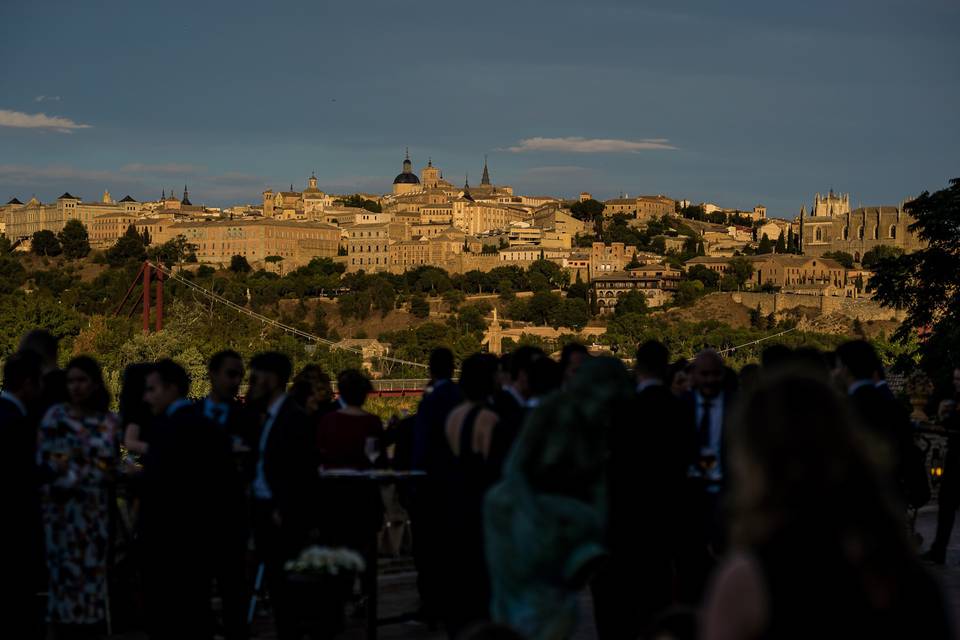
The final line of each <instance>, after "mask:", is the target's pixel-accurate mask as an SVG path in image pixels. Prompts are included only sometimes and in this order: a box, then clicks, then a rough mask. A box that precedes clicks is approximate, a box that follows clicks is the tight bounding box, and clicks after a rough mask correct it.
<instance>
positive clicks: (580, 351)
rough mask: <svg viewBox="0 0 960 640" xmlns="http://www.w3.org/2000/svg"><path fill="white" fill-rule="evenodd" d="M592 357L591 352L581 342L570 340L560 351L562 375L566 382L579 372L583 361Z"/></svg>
mask: <svg viewBox="0 0 960 640" xmlns="http://www.w3.org/2000/svg"><path fill="white" fill-rule="evenodd" d="M589 357H590V352H589V351H588V350H587V348H586V347H585V346H583V345H582V344H580V343H579V342H569V343H567V344H565V345H564V346H563V349H562V350H561V351H560V375H561V376H562V377H563V382H564V383H566V382H567V381H569V380H570V379H571V378H573V376H574V375H575V374H576V373H577V369H579V368H580V365H581V364H583V361H584V360H585V359H587V358H589Z"/></svg>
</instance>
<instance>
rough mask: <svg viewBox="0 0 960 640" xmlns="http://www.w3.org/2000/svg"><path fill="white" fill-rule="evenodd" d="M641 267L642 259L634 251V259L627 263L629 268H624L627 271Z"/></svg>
mask: <svg viewBox="0 0 960 640" xmlns="http://www.w3.org/2000/svg"><path fill="white" fill-rule="evenodd" d="M694 244H696V240H694ZM640 266H641V265H640V259H639V258H638V257H637V252H636V251H634V252H633V257H632V258H630V262H628V263H627V266H626V267H624V268H625V269H638V268H640Z"/></svg>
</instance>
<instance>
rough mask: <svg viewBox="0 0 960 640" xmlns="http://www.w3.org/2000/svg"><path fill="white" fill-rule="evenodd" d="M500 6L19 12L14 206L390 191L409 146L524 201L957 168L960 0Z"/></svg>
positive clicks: (693, 191)
mask: <svg viewBox="0 0 960 640" xmlns="http://www.w3.org/2000/svg"><path fill="white" fill-rule="evenodd" d="M506 9H507V6H506V5H503V4H500V3H497V2H491V3H485V4H484V5H483V6H482V7H466V6H465V7H456V6H450V5H449V4H436V3H429V2H428V3H416V4H403V5H397V4H396V3H389V4H388V3H378V2H374V3H364V5H363V6H362V7H357V6H347V5H336V6H325V5H324V6H310V7H296V6H293V5H286V4H280V5H277V6H275V7H273V8H272V9H271V10H270V11H263V9H262V6H260V5H259V4H253V3H250V2H237V3H232V4H231V6H230V11H229V13H228V14H224V12H223V11H222V8H219V7H210V6H200V5H197V4H196V3H185V2H178V1H173V2H168V3H163V4H162V5H160V4H155V5H146V4H144V3H137V4H136V5H130V4H129V3H121V2H108V3H105V4H104V5H100V6H99V7H98V8H97V10H95V11H93V10H88V9H81V8H79V7H77V6H75V4H74V3H68V2H51V3H45V4H43V5H36V4H35V3H27V2H9V3H4V5H3V7H2V8H0V18H2V20H0V22H2V23H3V24H5V25H10V26H11V28H10V29H9V30H7V31H6V32H5V33H4V37H3V38H0V78H2V80H3V86H4V91H3V99H2V101H0V197H5V198H6V199H9V198H11V197H18V198H20V199H24V198H30V197H31V196H32V195H36V196H37V197H38V198H39V199H41V200H43V201H50V200H52V199H54V198H56V196H58V195H60V193H62V192H63V191H64V190H70V191H71V192H79V193H81V194H82V195H83V196H84V197H87V198H95V197H97V195H98V194H100V193H102V191H103V190H104V189H110V190H111V191H112V192H115V193H130V194H135V197H137V198H138V199H147V198H156V197H158V196H159V194H160V190H161V189H169V188H170V187H171V186H174V187H176V188H180V185H182V184H183V183H187V184H189V185H190V186H191V191H193V192H194V193H196V194H197V196H198V197H201V198H202V199H203V202H204V203H205V204H207V205H209V206H227V205H230V204H235V203H238V202H244V201H247V200H249V199H251V198H252V197H255V194H257V193H259V192H260V191H261V190H263V189H265V188H268V187H270V188H274V189H277V188H282V187H286V186H287V185H289V184H290V183H291V182H293V184H294V186H298V185H302V184H304V183H305V181H306V178H307V176H309V175H310V172H311V171H315V172H316V175H317V176H318V177H320V179H321V183H322V186H323V188H324V189H325V190H327V191H329V192H332V193H353V192H366V193H385V192H388V191H389V185H390V180H391V177H392V176H393V175H394V174H395V171H396V166H397V164H398V163H399V162H400V160H401V159H402V154H403V149H404V148H405V147H409V148H410V153H411V157H412V158H413V161H414V166H415V167H416V168H417V169H418V170H419V168H420V167H422V166H424V165H425V164H426V162H427V159H428V158H429V157H432V158H433V160H434V161H435V162H437V163H439V164H440V165H441V166H443V167H444V169H445V172H446V177H447V178H448V179H450V180H453V181H455V182H458V183H461V184H462V180H463V176H464V174H465V173H469V174H470V175H471V176H475V177H476V178H479V170H480V166H481V162H482V159H483V157H484V156H485V155H486V156H488V157H489V160H490V164H491V166H492V167H494V168H495V169H494V170H495V172H496V174H497V175H498V176H499V179H501V180H504V181H509V183H510V184H511V185H513V186H514V187H515V188H516V189H517V190H518V191H520V192H524V193H528V194H549V195H556V196H560V197H575V196H576V194H577V193H578V192H579V191H589V192H591V193H594V194H596V195H597V196H598V197H600V198H604V199H606V198H611V197H615V196H617V195H618V194H619V193H621V192H627V193H630V194H633V193H638V194H640V193H665V194H673V195H674V197H682V198H688V199H690V200H693V201H707V202H720V203H723V204H724V205H725V206H729V207H735V208H741V209H745V208H748V207H752V206H753V205H755V204H757V203H763V204H764V205H766V206H767V207H768V208H769V209H770V210H771V211H772V212H776V213H777V214H780V215H783V214H785V213H789V212H795V211H796V210H798V209H799V207H800V206H801V205H802V204H807V203H809V199H810V194H811V193H814V192H816V191H824V190H826V189H829V188H830V187H834V188H836V189H839V190H843V191H844V192H850V193H852V194H854V197H855V198H860V199H862V202H863V204H865V205H866V204H885V203H892V202H898V201H899V200H901V199H903V198H904V197H908V196H910V195H911V194H916V193H918V192H920V191H922V190H924V189H936V188H938V186H939V185H942V184H943V183H944V182H945V181H946V180H947V179H949V177H951V176H952V173H951V171H952V170H951V169H950V167H955V166H957V164H958V163H957V160H958V151H957V149H960V131H958V128H957V126H956V123H955V119H954V114H955V112H956V108H957V105H958V103H960V83H957V82H956V79H957V75H956V74H957V69H956V63H955V61H956V60H957V59H960V43H958V41H957V39H956V38H955V36H954V34H955V33H956V31H957V26H958V24H960V8H958V7H957V6H956V5H955V4H952V3H943V2H936V1H933V0H930V1H926V2H920V3H910V4H899V3H894V2H889V3H884V4H882V5H881V6H877V5H876V3H873V2H865V1H860V0H857V1H850V2H841V3H834V2H812V3H804V4H803V5H802V6H800V5H798V6H773V5H770V3H762V2H752V1H751V2H739V3H735V4H732V5H731V4H727V5H724V6H723V7H722V8H717V7H715V6H714V5H713V4H711V3H706V2H694V3H687V4H686V5H685V6H684V7H683V8H677V7H674V6H673V5H671V4H668V3H663V2H647V3H644V4H643V5H642V6H637V5H634V4H623V3H619V2H598V3H591V4H590V5H589V6H586V5H581V4H579V3H573V2H557V3H551V7H550V11H544V10H543V8H542V6H540V5H538V4H535V3H530V4H523V3H520V4H516V3H513V4H511V5H509V10H506ZM477 12H480V13H482V14H483V20H481V21H480V22H477V21H476V20H475V17H476V16H475V15H474V14H475V13H477ZM348 25H349V26H351V27H355V28H351V29H347V28H344V27H345V26H348ZM473 25H478V26H476V27H474V26H473ZM483 25H487V26H483ZM41 27H42V28H41ZM94 34H100V35H94ZM101 35H104V36H106V35H108V36H109V37H101ZM119 52H122V55H118V53H119ZM781 212H783V213H781Z"/></svg>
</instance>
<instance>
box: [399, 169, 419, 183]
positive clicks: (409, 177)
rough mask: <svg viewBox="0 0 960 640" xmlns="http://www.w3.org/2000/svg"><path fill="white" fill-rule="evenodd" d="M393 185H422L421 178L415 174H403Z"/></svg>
mask: <svg viewBox="0 0 960 640" xmlns="http://www.w3.org/2000/svg"><path fill="white" fill-rule="evenodd" d="M393 184H420V178H418V177H417V174H415V173H413V172H406V171H405V172H403V173H401V174H400V175H398V176H397V177H396V178H394V179H393Z"/></svg>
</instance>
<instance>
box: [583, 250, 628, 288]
mask: <svg viewBox="0 0 960 640" xmlns="http://www.w3.org/2000/svg"><path fill="white" fill-rule="evenodd" d="M629 260H630V259H629V258H628V257H627V251H626V245H624V244H623V243H622V242H614V243H612V244H609V245H608V244H604V243H603V242H594V243H593V244H592V245H591V246H590V279H591V280H593V279H594V278H596V277H597V276H599V275H601V274H604V273H612V272H614V271H623V268H624V267H625V266H626V264H627V262H628V261H629Z"/></svg>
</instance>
